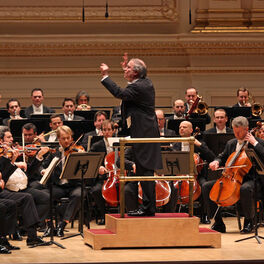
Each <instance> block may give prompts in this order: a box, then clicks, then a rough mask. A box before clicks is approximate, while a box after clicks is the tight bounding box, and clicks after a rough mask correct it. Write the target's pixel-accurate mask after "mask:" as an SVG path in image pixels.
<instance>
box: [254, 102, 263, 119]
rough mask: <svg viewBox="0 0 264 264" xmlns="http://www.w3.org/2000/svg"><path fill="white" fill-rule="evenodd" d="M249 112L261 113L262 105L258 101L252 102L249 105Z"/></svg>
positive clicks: (255, 114)
mask: <svg viewBox="0 0 264 264" xmlns="http://www.w3.org/2000/svg"><path fill="white" fill-rule="evenodd" d="M251 112H252V115H253V116H261V115H262V113H263V106H262V105H261V104H259V103H254V104H252V106H251Z"/></svg>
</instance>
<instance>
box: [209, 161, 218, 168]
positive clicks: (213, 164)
mask: <svg viewBox="0 0 264 264" xmlns="http://www.w3.org/2000/svg"><path fill="white" fill-rule="evenodd" d="M209 168H210V169H211V170H212V171H215V170H217V169H218V168H219V162H218V161H217V160H214V161H212V162H211V163H210V164H209Z"/></svg>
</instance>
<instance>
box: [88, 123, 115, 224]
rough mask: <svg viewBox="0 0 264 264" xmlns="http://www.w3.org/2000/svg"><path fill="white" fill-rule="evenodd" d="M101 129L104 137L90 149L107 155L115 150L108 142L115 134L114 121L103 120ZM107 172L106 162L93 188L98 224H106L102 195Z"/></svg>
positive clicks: (100, 169) (101, 167)
mask: <svg viewBox="0 0 264 264" xmlns="http://www.w3.org/2000/svg"><path fill="white" fill-rule="evenodd" d="M101 130H102V133H103V139H101V140H99V141H97V142H95V143H94V144H93V145H92V146H91V149H90V151H91V152H104V153H105V155H107V154H109V153H110V152H112V151H113V148H112V147H110V145H109V143H108V138H109V137H112V136H113V133H114V123H113V122H111V121H109V120H105V121H103V122H102V126H101ZM107 173H108V171H107V169H106V168H105V166H104V164H102V166H100V168H99V172H98V177H97V178H96V180H95V184H94V186H93V188H92V196H93V198H94V201H95V203H96V206H97V207H98V210H99V213H100V215H99V219H98V220H97V224H98V225H104V224H105V199H104V198H103V196H102V187H103V183H104V180H105V179H106V178H107Z"/></svg>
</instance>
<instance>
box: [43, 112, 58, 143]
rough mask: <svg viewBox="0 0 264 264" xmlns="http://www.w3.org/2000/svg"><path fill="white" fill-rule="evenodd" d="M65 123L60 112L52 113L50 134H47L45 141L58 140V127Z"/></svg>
mask: <svg viewBox="0 0 264 264" xmlns="http://www.w3.org/2000/svg"><path fill="white" fill-rule="evenodd" d="M62 125H63V122H62V118H61V115H60V114H52V116H51V117H50V123H49V126H50V128H51V131H50V134H49V135H47V136H45V137H44V139H45V141H48V142H55V141H58V138H57V133H56V129H57V128H58V127H60V126H62Z"/></svg>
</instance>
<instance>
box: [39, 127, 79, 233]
mask: <svg viewBox="0 0 264 264" xmlns="http://www.w3.org/2000/svg"><path fill="white" fill-rule="evenodd" d="M56 133H57V137H58V140H59V144H60V148H59V149H57V151H56V153H50V154H49V156H48V157H47V158H46V159H44V161H43V163H42V166H41V172H42V174H44V172H45V169H46V168H47V167H48V166H49V164H50V162H51V161H52V159H53V158H54V157H59V158H61V162H60V164H59V165H58V166H57V167H56V168H55V170H54V171H53V173H52V175H51V179H50V180H49V181H48V184H52V186H53V199H54V200H58V199H60V198H62V197H69V199H70V202H69V204H67V207H66V209H65V212H64V215H63V217H62V220H61V221H60V222H59V223H58V226H57V229H56V235H57V236H58V237H63V236H64V229H65V226H66V225H67V223H69V222H70V221H71V220H72V219H73V217H74V216H75V213H76V212H77V210H78V208H79V207H80V203H81V182H80V180H67V179H60V175H61V172H62V168H63V164H64V162H65V158H66V156H67V154H68V153H69V151H71V150H72V151H75V152H79V151H83V150H82V148H80V146H75V144H73V143H74V142H73V138H72V135H73V133H72V130H71V129H70V128H69V127H68V126H60V127H58V129H57V132H56ZM51 181H52V183H51ZM51 225H52V223H51V221H48V229H47V230H46V231H45V233H44V236H49V235H50V232H51Z"/></svg>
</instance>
